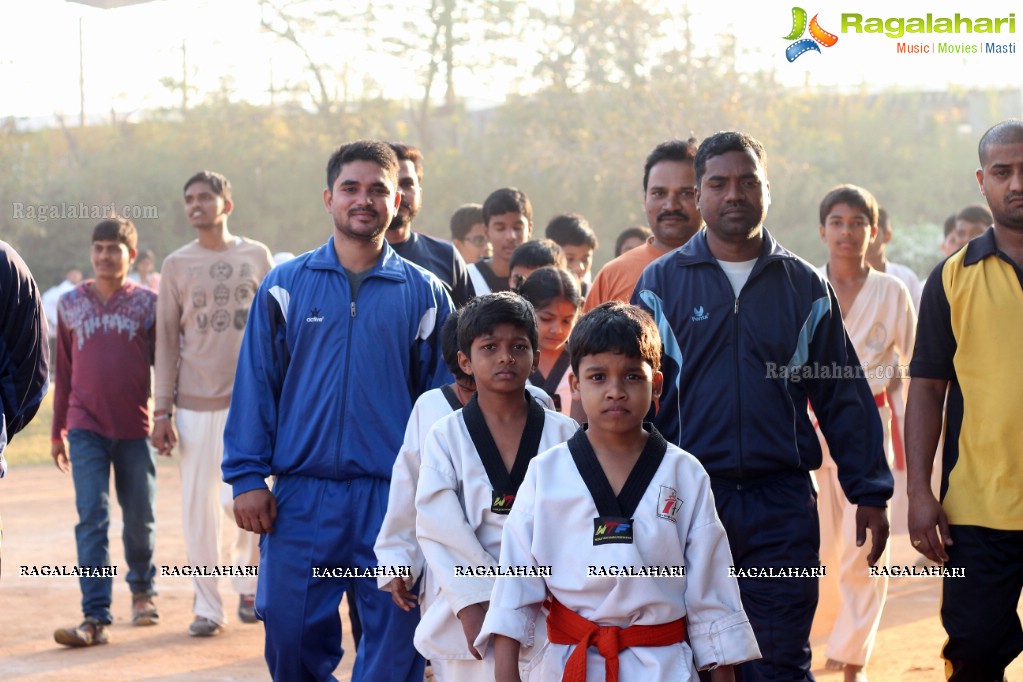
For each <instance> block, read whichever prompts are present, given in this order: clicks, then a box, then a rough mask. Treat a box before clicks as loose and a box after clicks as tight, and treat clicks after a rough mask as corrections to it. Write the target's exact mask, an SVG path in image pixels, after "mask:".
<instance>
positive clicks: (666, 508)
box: [657, 485, 682, 523]
mask: <svg viewBox="0 0 1023 682" xmlns="http://www.w3.org/2000/svg"><path fill="white" fill-rule="evenodd" d="M681 508H682V500H680V499H678V493H677V492H675V489H674V488H669V487H668V486H666V485H662V486H661V494H660V495H658V496H657V517H658V518H661V519H668V520H669V521H671V522H672V523H678V510H679V509H681Z"/></svg>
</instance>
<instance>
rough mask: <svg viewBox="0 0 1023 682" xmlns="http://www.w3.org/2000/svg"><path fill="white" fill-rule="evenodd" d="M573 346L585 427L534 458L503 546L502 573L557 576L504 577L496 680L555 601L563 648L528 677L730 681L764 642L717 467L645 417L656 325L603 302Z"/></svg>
mask: <svg viewBox="0 0 1023 682" xmlns="http://www.w3.org/2000/svg"><path fill="white" fill-rule="evenodd" d="M569 348H570V351H571V354H572V365H573V371H574V376H573V378H572V389H573V393H574V394H575V396H576V398H578V399H579V400H581V402H582V406H583V410H584V412H585V413H586V416H587V420H588V424H587V427H586V428H585V430H583V429H580V431H579V432H578V433H576V435H574V436H573V437H572V438H571V439H570V440H569V441H568V442H567V443H565V444H562V445H559V446H557V447H555V448H553V449H551V450H550V451H548V452H545V453H543V454H542V455H541V456H539V457H537V458H536V459H535V460H534V461H533V462H532V463H531V464H530V466H529V470H528V472H527V473H526V478H525V480H524V481H523V483H522V486H521V487H520V488H519V495H518V499H517V501H516V504H515V508H514V509H513V510H512V513H511V514H510V515H509V517H508V523H507V524H506V525H505V529H504V535H503V538H502V543H501V562H500V566H501V567H502V568H504V567H510V566H525V567H532V566H545V565H549V566H551V567H552V570H551V573H550V575H549V576H547V577H536V578H532V577H530V578H516V579H510V578H500V579H498V581H497V585H496V587H495V588H494V593H493V596H492V597H491V606H490V610H489V611H488V612H487V618H486V621H485V622H484V624H483V630H482V634H481V635H480V637H479V639H478V640H477V648H478V649H484V650H485V648H486V645H487V644H488V641H489V639H490V638H491V637H493V639H494V660H495V670H496V679H497V680H498V681H499V682H507V681H516V682H517V681H518V680H519V679H520V678H519V675H518V673H519V671H518V670H516V666H515V665H514V663H515V660H516V653H517V651H518V650H519V648H520V646H522V645H524V644H525V645H528V644H529V643H530V642H531V640H533V639H534V637H535V638H536V639H539V638H540V637H539V636H537V635H535V633H534V632H532V631H531V630H530V627H529V626H530V625H531V624H532V622H533V617H534V615H535V614H537V613H539V612H540V610H541V608H540V607H541V605H542V604H544V603H545V600H546V604H547V606H548V608H549V610H550V615H549V616H548V617H547V636H548V639H549V640H550V642H551V643H550V645H549V646H548V647H547V648H546V650H545V652H544V654H543V656H542V657H540V658H541V660H540V661H538V663H537V664H536V665H535V666H533V670H532V671H531V674H530V676H529V679H530V680H544V681H546V680H552V681H553V680H572V681H575V680H579V681H582V680H586V679H592V677H590V678H588V677H587V667H588V665H587V664H589V666H592V667H594V668H596V667H597V666H602V665H603V666H605V670H606V673H605V675H606V679H608V680H617V679H619V677H620V679H623V680H643V679H649V680H696V679H697V673H696V670H697V669H711V670H712V672H711V679H712V680H732V679H734V677H733V673H732V665H734V664H738V663H742V662H744V661H748V660H751V659H755V658H759V657H760V650H759V649H758V647H757V643H756V640H755V638H754V636H753V630H752V628H750V625H749V621H748V620H747V618H746V614H745V612H744V611H743V608H742V603H741V601H740V599H739V588H738V584H737V582H736V580H735V578H734V577H731V576H730V574H729V569H730V567H731V564H732V555H731V552H730V551H729V548H728V540H727V538H726V536H725V530H724V528H723V527H722V525H721V522H720V521H719V520H718V517H717V512H716V510H715V508H714V496H713V494H712V493H711V490H710V480H709V478H708V476H707V474H706V472H705V471H704V470H703V467H702V466H701V465H700V463H699V462H698V461H697V460H696V459H695V458H694V457H692V456H691V455H689V454H688V453H686V452H684V451H682V450H680V449H679V448H677V447H675V446H674V445H670V444H668V443H667V442H666V441H665V440H664V438H662V437H661V435H660V434H659V433H658V432H657V430H656V429H654V428H653V426H651V425H650V424H644V423H643V419H644V417H645V416H646V414H647V410H648V409H649V407H650V403H651V401H652V400H653V399H654V398H656V397H657V396H658V395H659V394H660V390H661V382H662V377H661V373H660V372H659V371H658V369H659V365H660V357H661V344H660V339H659V336H658V333H657V328H656V327H655V326H654V324H653V320H652V319H650V317H649V315H647V314H646V313H644V312H642V311H641V310H639V309H638V308H636V307H634V306H629V305H625V304H623V303H620V302H610V303H605V304H603V305H601V306H599V307H597V308H596V309H594V310H593V311H592V312H590V313H588V314H587V315H586V316H584V317H583V318H582V319H581V320H580V321H579V324H578V325H576V328H575V329H574V330H573V332H572V337H571V339H570V340H569ZM548 593H549V594H550V595H551V597H550V599H549V600H547V594H548ZM687 630H688V637H687ZM687 640H688V641H687ZM694 658H695V662H694ZM602 659H603V660H602ZM598 669H599V668H598ZM619 671H620V672H619Z"/></svg>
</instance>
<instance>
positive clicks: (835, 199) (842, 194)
mask: <svg viewBox="0 0 1023 682" xmlns="http://www.w3.org/2000/svg"><path fill="white" fill-rule="evenodd" d="M838 204H846V205H848V206H851V207H852V208H855V209H857V210H859V211H863V213H865V214H866V216H867V220H869V221H870V226H871V227H875V226H877V212H878V209H877V199H875V198H874V195H873V194H871V193H870V192H868V191H867V190H865V189H863V188H862V187H857V186H856V185H838V186H837V187H833V188H832V189H831V191H830V192H828V193H827V194H825V195H824V199H822V200H821V207H820V218H821V225H823V224H824V223H825V222H826V221H827V219H828V214H829V213H831V209H833V208H834V207H835V206H837V205H838Z"/></svg>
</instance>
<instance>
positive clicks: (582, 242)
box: [544, 213, 600, 298]
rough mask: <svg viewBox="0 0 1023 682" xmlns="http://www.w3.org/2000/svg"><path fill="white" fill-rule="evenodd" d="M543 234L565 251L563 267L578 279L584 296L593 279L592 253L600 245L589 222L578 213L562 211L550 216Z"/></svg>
mask: <svg viewBox="0 0 1023 682" xmlns="http://www.w3.org/2000/svg"><path fill="white" fill-rule="evenodd" d="M544 235H545V236H546V237H547V238H548V239H551V240H553V241H554V242H555V243H557V245H558V246H560V247H561V250H562V251H564V252H565V269H566V270H568V271H569V272H571V273H572V274H573V275H575V278H576V279H577V280H579V288H580V289H581V290H582V292H583V297H584V298H585V297H586V291H587V289H588V288H589V286H590V281H591V280H592V279H593V274H592V273H591V272H590V269H591V267H592V266H593V254H594V252H595V251H596V250H597V248H598V247H599V246H600V243H599V242H598V241H597V235H595V234H594V233H593V230H592V229H591V228H590V223H589V222H588V221H587V220H586V218H584V217H582V216H581V215H579V214H578V213H562V214H561V215H556V216H554V217H553V218H551V222H549V223H547V229H546V230H545V231H544Z"/></svg>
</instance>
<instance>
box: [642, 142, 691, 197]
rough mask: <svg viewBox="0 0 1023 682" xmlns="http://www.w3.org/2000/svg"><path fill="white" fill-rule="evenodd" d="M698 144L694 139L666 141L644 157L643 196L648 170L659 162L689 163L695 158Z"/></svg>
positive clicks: (648, 176) (648, 177)
mask: <svg viewBox="0 0 1023 682" xmlns="http://www.w3.org/2000/svg"><path fill="white" fill-rule="evenodd" d="M698 144H699V143H698V142H697V140H696V138H695V137H690V138H689V139H688V140H677V139H676V140H668V141H667V142H662V143H660V144H659V145H657V146H656V147H654V148H653V151H651V152H650V153H649V154H647V157H646V163H645V164H644V165H643V194H646V185H647V182H648V181H649V180H650V169H651V168H653V167H654V166H656V165H657V164H659V163H660V162H661V161H688V162H690V163H692V162H693V160H694V159H695V158H696V147H697V145H698Z"/></svg>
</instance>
